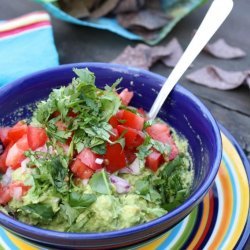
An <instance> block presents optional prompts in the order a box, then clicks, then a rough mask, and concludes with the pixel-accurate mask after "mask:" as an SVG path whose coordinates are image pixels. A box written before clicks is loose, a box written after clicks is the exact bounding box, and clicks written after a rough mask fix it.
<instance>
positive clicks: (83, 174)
mask: <svg viewBox="0 0 250 250" xmlns="http://www.w3.org/2000/svg"><path fill="white" fill-rule="evenodd" d="M70 169H71V171H72V172H73V173H74V175H75V176H76V177H78V178H80V179H89V178H90V177H91V176H92V175H93V173H94V171H93V170H92V169H90V168H89V167H87V166H86V165H85V164H83V163H82V161H81V160H80V159H78V158H77V159H75V160H74V161H73V163H72V164H71V166H70Z"/></svg>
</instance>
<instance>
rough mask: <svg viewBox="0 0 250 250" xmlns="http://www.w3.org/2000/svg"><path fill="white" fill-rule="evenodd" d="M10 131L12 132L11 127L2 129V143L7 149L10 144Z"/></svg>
mask: <svg viewBox="0 0 250 250" xmlns="http://www.w3.org/2000/svg"><path fill="white" fill-rule="evenodd" d="M9 130H10V127H0V141H1V142H2V143H3V145H4V146H5V147H6V146H7V145H8V143H9V142H10V140H9V138H8V133H9Z"/></svg>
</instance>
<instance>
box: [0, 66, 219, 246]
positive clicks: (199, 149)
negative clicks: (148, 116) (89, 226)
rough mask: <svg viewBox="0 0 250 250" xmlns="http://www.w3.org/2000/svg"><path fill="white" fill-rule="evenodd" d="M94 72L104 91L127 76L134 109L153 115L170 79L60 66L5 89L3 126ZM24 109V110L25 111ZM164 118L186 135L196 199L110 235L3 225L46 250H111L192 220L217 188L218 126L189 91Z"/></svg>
mask: <svg viewBox="0 0 250 250" xmlns="http://www.w3.org/2000/svg"><path fill="white" fill-rule="evenodd" d="M75 67H78V68H85V67H88V68H89V69H90V70H91V71H93V72H94V73H95V75H96V83H97V85H98V86H99V87H104V86H105V85H106V84H111V83H113V82H115V80H116V79H117V78H120V77H122V78H123V81H122V83H121V84H120V87H128V88H129V89H130V90H133V91H134V93H135V97H134V99H133V101H132V105H133V106H136V107H142V108H144V109H145V110H146V111H148V110H149V109H150V107H151V105H152V103H153V101H154V99H155V97H156V95H157V93H158V91H159V89H160V87H161V85H162V83H163V82H164V78H163V77H161V76H159V75H156V74H153V73H150V72H147V71H143V70H139V69H134V68H129V67H124V66H119V65H113V64H105V63H83V64H72V65H64V66H60V67H57V68H55V69H50V70H45V71H42V72H38V73H36V74H33V75H30V76H28V77H24V78H22V79H19V80H17V81H15V82H14V83H12V84H9V85H8V86H6V87H4V88H2V89H1V90H0V106H1V109H0V122H1V124H4V125H11V124H13V123H14V122H15V121H17V120H19V119H21V118H25V117H29V116H30V112H31V111H30V110H31V109H32V106H31V104H32V103H33V104H34V102H36V101H38V100H41V99H44V98H46V97H47V96H48V94H49V93H50V91H51V89H52V88H55V87H58V86H61V85H67V84H68V83H69V82H71V79H72V78H73V77H74V73H73V72H72V68H75ZM20 107H21V109H20ZM159 116H160V117H161V118H162V119H163V120H165V121H167V122H168V123H169V124H170V125H171V126H173V127H174V128H175V129H176V130H177V131H178V132H179V133H180V134H182V135H184V136H185V137H186V138H187V139H188V141H189V145H190V153H191V155H192V158H193V163H194V169H195V178H194V184H193V191H192V193H191V195H190V197H189V198H188V199H187V200H186V201H185V202H184V203H183V204H182V205H181V206H179V207H178V208H176V209H174V210H173V211H171V212H169V213H168V214H166V215H164V216H162V217H160V218H158V219H156V220H153V221H151V222H148V223H145V224H142V225H139V226H135V227H132V228H128V229H123V230H118V231H114V232H106V233H98V234H96V233H89V234H82V233H62V232H55V231H49V230H44V229H39V228H37V227H32V226H29V225H27V224H24V223H21V222H18V221H16V220H15V219H13V218H10V217H8V216H6V215H4V214H0V224H1V225H2V226H4V227H5V228H7V229H8V230H10V231H11V232H13V233H14V234H17V235H20V236H22V237H23V238H25V239H28V240H30V241H32V242H38V243H39V244H43V245H44V246H53V247H58V248H61V247H66V248H67V247H68V248H70V249H73V248H81V249H91V248H100V249H105V248H107V249H110V248H117V247H125V246H128V245H133V244H137V243H139V242H143V241H146V240H149V239H152V238H153V237H156V236H158V235H161V234H162V233H164V232H166V230H167V229H170V228H171V227H173V226H174V225H175V224H177V223H178V222H179V221H180V220H181V219H183V218H184V217H185V216H187V215H188V214H189V213H190V212H191V211H192V209H193V208H194V207H195V206H196V205H197V204H198V203H199V202H200V201H201V200H202V198H203V197H204V195H205V194H206V193H207V192H208V190H209V188H210V187H211V185H212V183H213V181H214V178H215V176H216V174H217V171H218V169H219V164H220V160H221V137H220V132H219V129H218V126H217V124H216V122H215V120H214V119H213V117H212V116H211V114H210V113H209V111H208V110H207V109H206V107H205V106H204V105H203V104H202V103H201V102H200V101H199V100H198V99H197V98H196V97H195V96H194V95H192V94H191V93H190V92H189V91H187V90H186V89H184V88H183V87H181V86H176V87H175V89H174V91H173V92H172V93H171V95H170V96H169V98H168V99H167V101H166V102H165V104H164V106H163V108H162V111H161V112H160V114H159Z"/></svg>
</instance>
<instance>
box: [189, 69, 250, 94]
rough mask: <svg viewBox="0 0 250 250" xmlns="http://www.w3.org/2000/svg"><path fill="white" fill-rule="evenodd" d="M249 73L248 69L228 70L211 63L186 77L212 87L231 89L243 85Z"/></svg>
mask: <svg viewBox="0 0 250 250" xmlns="http://www.w3.org/2000/svg"><path fill="white" fill-rule="evenodd" d="M247 75H248V74H247V72H246V71H243V72H241V71H226V70H223V69H220V68H218V67H215V66H213V65H209V66H206V67H204V68H201V69H199V70H197V71H195V72H193V73H191V74H189V75H187V76H186V78H187V79H188V80H190V81H192V82H195V83H198V84H201V85H205V86H207V87H210V88H216V89H221V90H229V89H235V88H237V87H239V86H240V85H242V84H243V83H244V81H245V80H246V77H247Z"/></svg>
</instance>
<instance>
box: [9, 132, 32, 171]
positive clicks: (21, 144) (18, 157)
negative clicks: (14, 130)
mask: <svg viewBox="0 0 250 250" xmlns="http://www.w3.org/2000/svg"><path fill="white" fill-rule="evenodd" d="M28 149H29V144H28V139H27V136H26V135H24V136H23V137H22V138H21V139H19V140H18V141H17V142H16V143H15V144H14V145H13V146H12V147H11V148H10V149H9V151H8V154H7V157H6V161H5V163H6V165H7V166H8V167H11V168H12V169H17V168H19V167H20V166H21V162H22V161H23V160H24V159H25V155H24V152H25V151H27V150H28Z"/></svg>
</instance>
